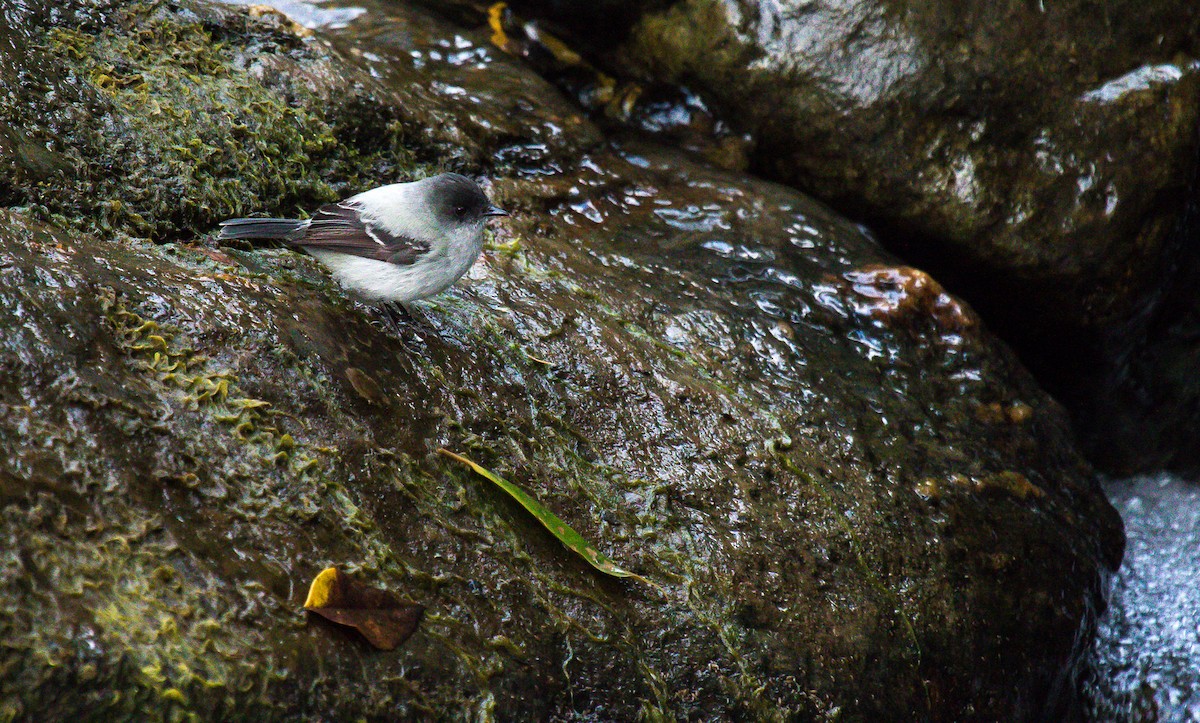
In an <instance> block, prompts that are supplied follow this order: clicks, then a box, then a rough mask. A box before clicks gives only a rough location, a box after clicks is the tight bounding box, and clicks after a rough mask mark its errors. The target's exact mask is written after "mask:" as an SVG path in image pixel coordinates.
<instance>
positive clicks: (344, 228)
mask: <svg viewBox="0 0 1200 723" xmlns="http://www.w3.org/2000/svg"><path fill="white" fill-rule="evenodd" d="M291 243H292V244H293V245H295V246H305V247H308V248H314V249H319V250H321V251H336V252H338V253H343V254H352V255H354V256H362V257H363V258H368V259H374V260H376V261H387V262H390V263H393V264H402V265H408V264H412V263H415V262H416V261H417V259H419V258H421V256H422V255H423V254H425V253H427V252H428V251H429V244H428V243H426V242H425V241H421V240H418V239H415V238H410V237H408V236H398V235H396V234H394V233H391V232H389V231H388V230H387V229H385V228H382V227H381V226H380V225H379V224H377V223H374V222H373V221H371V219H365V218H363V217H362V216H361V215H360V213H359V211H358V209H356V208H354V207H353V206H350V205H347V204H344V203H331V204H329V205H327V206H322V207H321V208H319V209H317V212H316V213H315V214H313V217H312V220H311V221H310V222H309V224H308V228H307V229H306V230H305V232H304V236H303V237H301V238H298V239H296V240H295V241H292V242H291Z"/></svg>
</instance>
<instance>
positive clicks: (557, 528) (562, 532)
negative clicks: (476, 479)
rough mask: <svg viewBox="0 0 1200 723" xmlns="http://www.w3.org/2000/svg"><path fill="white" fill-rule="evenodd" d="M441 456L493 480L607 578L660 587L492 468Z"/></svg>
mask: <svg viewBox="0 0 1200 723" xmlns="http://www.w3.org/2000/svg"><path fill="white" fill-rule="evenodd" d="M438 454H444V455H446V456H447V457H450V458H452V459H456V460H458V461H459V462H462V463H463V464H465V465H467V466H468V467H470V468H471V469H473V470H475V473H476V474H478V475H480V476H482V477H486V478H487V479H488V480H491V482H493V483H494V484H495V485H496V486H497V487H499V488H500V489H502V490H504V491H505V492H507V493H508V494H509V495H510V496H511V497H512V498H513V499H514V500H516V501H517V502H519V503H520V504H521V506H522V507H524V508H525V509H526V510H528V511H529V514H531V515H533V516H534V517H536V518H537V521H538V522H541V523H542V525H544V526H545V528H546V529H547V530H550V534H552V535H554V536H555V537H557V538H558V541H559V542H561V543H562V544H564V545H566V546H567V547H568V548H569V549H571V550H573V551H574V552H575V554H577V555H579V556H580V557H582V558H583V559H584V560H586V561H587V563H588V564H589V565H591V566H592V567H594V568H596V569H597V570H599V571H600V572H603V573H604V574H606V575H612V576H613V577H628V578H633V579H634V580H639V581H641V582H644V583H646V584H647V585H652V586H654V587H658V585H655V584H654V583H653V582H651V581H649V580H647V579H646V578H644V577H642V576H641V575H638V574H637V573H635V572H630V571H629V570H626V569H625V568H623V567H621V566H620V565H618V564H617V563H616V561H615V560H613V559H612V558H611V557H609V556H608V555H605V554H604V553H603V552H600V551H599V550H597V549H596V547H595V546H594V545H592V543H590V542H588V541H587V540H585V539H583V535H580V534H579V533H578V532H576V531H575V529H574V528H572V527H571V526H570V525H568V524H567V523H565V522H563V521H562V520H561V519H559V517H558V515H555V514H554V513H553V512H551V511H550V510H548V509H546V508H545V507H543V506H542V504H541V503H540V502H538V501H537V500H536V499H534V498H533V497H532V496H531V495H530V494H529V493H527V492H526V491H525V490H523V489H521V488H520V487H518V486H516V485H515V484H513V483H512V482H509V481H508V480H506V479H504V478H503V477H501V476H500V475H498V474H496V473H495V472H492V471H491V470H490V469H487V468H486V467H483V466H480V465H478V464H476V463H475V462H473V461H471V460H470V459H467V458H466V457H463V456H462V455H460V454H455V453H454V452H451V451H450V450H448V449H438Z"/></svg>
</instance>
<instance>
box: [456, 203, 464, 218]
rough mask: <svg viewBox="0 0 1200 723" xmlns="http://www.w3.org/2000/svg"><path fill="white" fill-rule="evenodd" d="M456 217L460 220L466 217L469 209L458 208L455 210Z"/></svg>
mask: <svg viewBox="0 0 1200 723" xmlns="http://www.w3.org/2000/svg"><path fill="white" fill-rule="evenodd" d="M454 215H455V216H457V217H458V218H463V217H464V216H466V215H467V207H466V206H456V207H455V208H454Z"/></svg>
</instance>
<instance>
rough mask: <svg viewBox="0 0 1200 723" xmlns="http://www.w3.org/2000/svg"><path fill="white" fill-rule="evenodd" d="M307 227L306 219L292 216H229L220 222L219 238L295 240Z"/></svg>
mask: <svg viewBox="0 0 1200 723" xmlns="http://www.w3.org/2000/svg"><path fill="white" fill-rule="evenodd" d="M306 228H308V221H298V220H296V219H294V218H231V219H229V220H228V221H222V222H221V235H220V236H218V237H217V239H218V240H220V239H280V240H283V241H295V240H296V239H298V238H300V236H302V235H303V232H304V229H306Z"/></svg>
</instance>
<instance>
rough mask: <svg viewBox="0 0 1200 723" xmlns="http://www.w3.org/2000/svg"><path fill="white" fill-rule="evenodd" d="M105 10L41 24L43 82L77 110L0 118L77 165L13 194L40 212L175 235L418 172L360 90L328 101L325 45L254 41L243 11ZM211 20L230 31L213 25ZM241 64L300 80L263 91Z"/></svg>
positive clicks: (281, 37) (296, 209) (305, 205)
mask: <svg viewBox="0 0 1200 723" xmlns="http://www.w3.org/2000/svg"><path fill="white" fill-rule="evenodd" d="M195 10H199V11H200V16H199V17H197V13H196V12H195ZM113 12H114V14H115V15H116V16H117V17H116V18H115V19H114V20H113V21H111V22H110V24H109V25H106V26H104V27H102V28H96V27H91V26H87V25H84V26H82V27H76V26H59V27H50V28H47V29H46V30H45V35H44V39H42V40H41V41H40V42H39V43H38V44H36V45H35V48H34V50H35V51H36V52H41V53H43V54H44V56H45V57H46V58H47V66H48V72H47V73H46V80H45V82H46V83H47V84H49V85H51V87H54V86H70V87H62V88H58V89H57V90H56V92H58V93H69V94H72V95H78V96H81V97H82V102H83V103H84V104H86V105H87V106H88V107H89V112H88V113H87V115H86V116H74V115H70V114H63V113H62V112H61V111H59V110H58V109H57V108H54V107H49V108H47V107H44V104H45V102H46V101H45V100H44V99H38V98H33V99H31V101H32V105H31V107H29V108H27V109H26V110H25V111H24V112H25V113H26V115H27V117H26V118H16V119H12V118H5V117H4V115H5V114H0V121H3V120H8V121H9V122H21V123H23V124H24V125H26V126H27V129H26V131H25V132H26V133H28V134H29V135H30V136H32V137H35V138H37V137H41V138H44V139H45V140H46V142H47V143H49V144H50V145H51V146H52V148H53V149H54V151H53V152H54V153H56V154H58V155H59V156H61V158H62V159H63V162H64V164H66V165H71V166H73V167H74V169H75V170H74V171H73V172H72V173H71V174H69V175H64V176H62V177H59V178H56V179H55V182H54V183H40V184H26V185H22V186H21V187H20V189H19V190H20V191H21V192H23V193H24V198H23V199H21V202H22V203H25V204H29V205H31V206H32V207H33V208H34V209H36V210H37V211H38V212H39V213H40V214H42V215H43V217H44V218H53V219H56V220H59V221H60V222H66V223H68V224H69V225H72V226H75V227H78V228H81V229H83V230H88V231H99V232H108V233H112V232H121V233H126V234H132V235H135V236H144V237H150V238H155V239H164V238H177V237H180V236H184V235H190V234H196V233H204V232H207V231H209V230H210V229H211V228H212V227H213V226H214V224H215V223H216V222H217V221H219V220H221V219H223V218H227V217H230V216H237V215H246V214H249V213H251V212H255V211H263V210H266V211H272V212H275V213H280V214H289V215H295V214H300V213H303V212H304V211H305V210H306V209H312V208H314V207H316V206H317V205H320V204H321V203H325V202H329V201H332V200H336V198H338V197H339V195H342V194H346V192H347V191H348V190H349V189H359V188H361V187H364V186H366V185H371V184H374V183H377V182H378V179H379V178H380V177H385V178H386V177H388V176H389V175H394V174H396V173H397V171H399V170H401V169H405V168H406V167H411V166H413V165H414V164H413V163H412V160H411V159H412V155H413V154H412V152H411V151H410V150H409V149H408V147H407V146H406V145H405V143H404V140H403V135H404V133H403V131H402V130H401V127H400V124H399V122H398V121H396V120H395V119H390V118H388V117H386V116H385V115H381V114H380V113H379V112H378V110H377V109H376V108H375V107H372V106H371V105H370V104H369V103H367V102H366V100H365V98H364V97H363V96H364V95H365V94H366V93H367V91H366V90H363V89H361V88H360V89H358V90H353V91H351V92H350V93H348V94H345V96H344V97H343V98H342V99H341V100H339V101H337V102H334V103H329V102H325V100H326V97H338V96H337V95H334V94H332V93H329V94H327V93H325V92H323V91H322V90H321V86H322V85H328V84H335V83H337V77H336V76H335V75H330V77H326V74H327V71H326V69H325V68H324V66H323V65H322V63H324V62H325V61H324V58H323V56H324V54H326V53H327V52H328V51H325V50H323V49H322V48H321V47H319V46H313V45H312V44H311V43H307V44H306V43H305V42H304V41H303V40H302V39H301V38H299V37H296V36H291V35H289V34H288V33H287V32H285V31H283V30H278V31H276V32H275V33H274V34H273V35H272V36H271V37H270V40H271V41H273V42H263V38H261V37H255V35H254V34H253V33H254V32H255V31H253V30H251V27H252V26H250V25H249V24H246V20H245V19H244V18H243V17H239V16H236V15H235V16H233V18H231V17H230V14H232V11H216V10H215V9H214V8H209V7H207V6H197V8H195V9H193V11H192V12H181V11H174V12H173V11H171V10H168V9H165V8H162V7H161V6H154V5H131V6H128V7H123V8H121V9H120V10H115V11H113ZM214 13H215V14H216V18H214V17H213V15H214ZM217 18H221V19H223V20H224V22H225V23H226V24H225V25H224V26H223V27H221V26H217V27H218V30H217V31H214V30H213V29H211V28H212V27H213V24H212V23H213V21H214V20H216V19H217ZM231 20H232V22H230V21H231ZM239 24H243V27H242V28H238V25H239ZM215 32H219V33H220V34H219V35H217V34H214V33H215ZM247 64H268V65H276V66H278V65H281V64H282V65H292V66H294V67H295V70H296V72H297V73H298V74H300V75H305V74H307V77H303V78H289V79H287V80H276V81H275V82H274V83H273V84H272V83H271V82H269V81H266V80H262V79H260V78H258V77H255V76H253V75H250V74H248V73H246V72H245V69H244V68H245V66H246V65H247ZM276 77H277V78H278V77H284V78H287V77H288V76H286V75H283V76H276ZM339 92H344V89H340V90H339ZM363 139H369V140H363ZM350 140H359V141H360V142H354V143H347V141H350ZM64 186H65V188H64Z"/></svg>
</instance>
